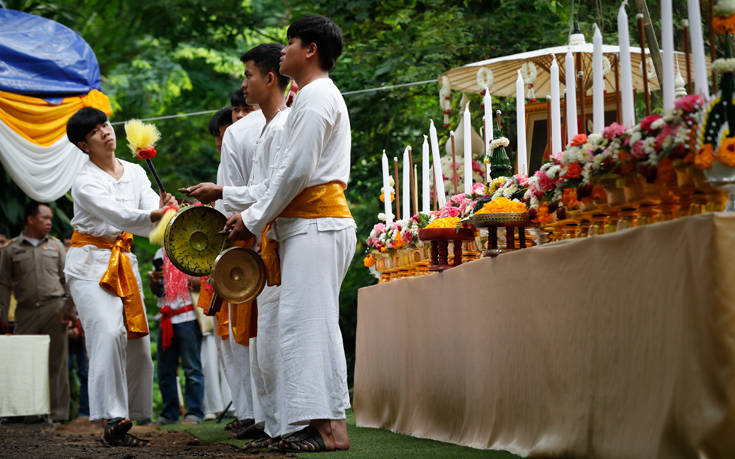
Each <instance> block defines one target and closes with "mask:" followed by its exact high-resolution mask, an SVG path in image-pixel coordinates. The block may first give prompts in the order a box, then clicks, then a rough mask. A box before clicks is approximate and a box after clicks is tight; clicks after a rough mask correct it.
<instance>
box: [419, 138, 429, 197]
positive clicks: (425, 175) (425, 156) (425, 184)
mask: <svg viewBox="0 0 735 459" xmlns="http://www.w3.org/2000/svg"><path fill="white" fill-rule="evenodd" d="M421 211H422V212H429V211H431V183H430V182H429V141H428V140H427V138H426V136H424V144H423V145H422V146H421Z"/></svg>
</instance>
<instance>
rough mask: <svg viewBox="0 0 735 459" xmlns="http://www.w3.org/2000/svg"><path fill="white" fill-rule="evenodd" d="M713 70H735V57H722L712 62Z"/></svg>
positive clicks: (716, 71)
mask: <svg viewBox="0 0 735 459" xmlns="http://www.w3.org/2000/svg"><path fill="white" fill-rule="evenodd" d="M712 71H713V72H715V73H732V72H735V58H729V59H725V58H720V59H717V60H716V61H714V62H713V63H712Z"/></svg>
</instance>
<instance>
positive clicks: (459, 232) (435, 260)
mask: <svg viewBox="0 0 735 459" xmlns="http://www.w3.org/2000/svg"><path fill="white" fill-rule="evenodd" d="M474 238H475V232H474V231H473V230H471V229H469V228H424V229H422V230H419V239H421V240H422V241H430V242H431V264H430V266H429V271H444V270H446V269H449V268H453V267H455V266H459V265H461V264H462V241H471V240H473V239H474ZM450 242H452V245H453V247H454V250H453V255H454V260H453V262H452V263H451V264H450V263H449V243H450Z"/></svg>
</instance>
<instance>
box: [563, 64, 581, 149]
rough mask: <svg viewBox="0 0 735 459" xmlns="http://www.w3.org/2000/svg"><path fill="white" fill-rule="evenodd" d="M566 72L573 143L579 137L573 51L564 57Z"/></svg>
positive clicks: (568, 121) (569, 133) (568, 112)
mask: <svg viewBox="0 0 735 459" xmlns="http://www.w3.org/2000/svg"><path fill="white" fill-rule="evenodd" d="M564 72H565V75H564V76H565V79H566V90H567V138H568V139H569V140H570V141H571V140H572V139H573V138H574V136H575V135H577V132H578V131H577V85H576V82H575V80H576V78H575V76H576V75H577V72H576V71H575V70H574V56H572V50H571V49H570V50H568V51H567V55H566V56H565V57H564Z"/></svg>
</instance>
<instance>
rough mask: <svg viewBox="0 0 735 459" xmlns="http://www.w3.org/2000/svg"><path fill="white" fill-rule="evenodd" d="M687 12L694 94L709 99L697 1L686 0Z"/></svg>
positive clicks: (700, 16)
mask: <svg viewBox="0 0 735 459" xmlns="http://www.w3.org/2000/svg"><path fill="white" fill-rule="evenodd" d="M687 10H688V11H689V27H690V30H689V41H690V42H691V44H692V62H693V65H694V92H696V93H697V94H699V95H700V96H702V97H704V98H705V99H709V86H708V85H707V65H706V64H705V60H704V38H703V36H702V12H701V10H700V8H699V0H687Z"/></svg>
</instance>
